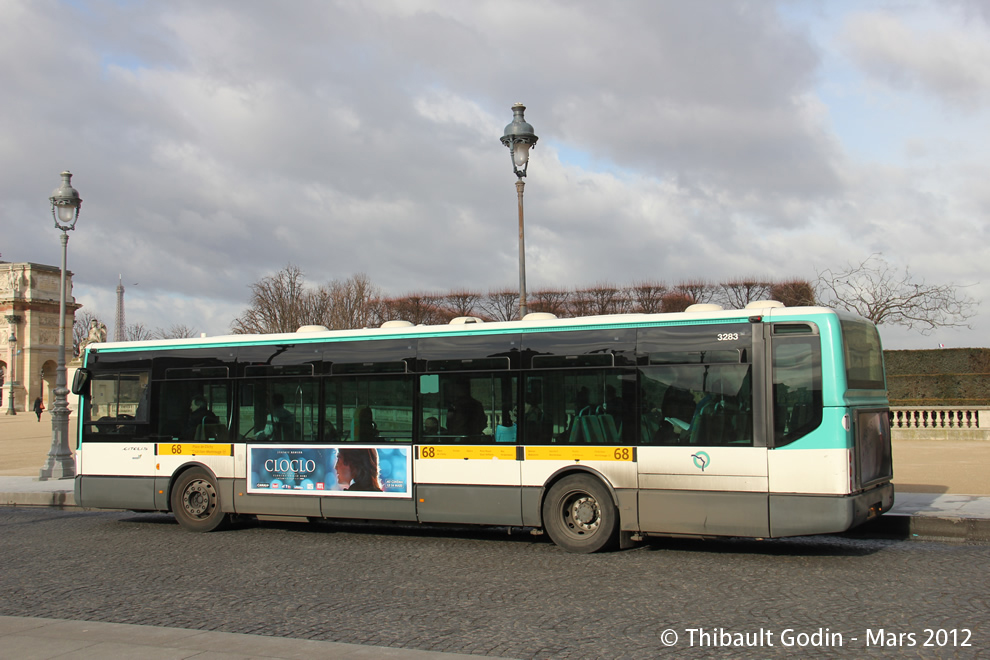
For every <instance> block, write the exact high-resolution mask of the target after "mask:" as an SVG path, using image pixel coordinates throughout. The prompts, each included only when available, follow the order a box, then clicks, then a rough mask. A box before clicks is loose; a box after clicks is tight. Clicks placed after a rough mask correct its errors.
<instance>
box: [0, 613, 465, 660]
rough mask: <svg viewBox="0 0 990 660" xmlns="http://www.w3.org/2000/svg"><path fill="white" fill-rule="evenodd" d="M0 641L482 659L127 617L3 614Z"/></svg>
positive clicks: (243, 653)
mask: <svg viewBox="0 0 990 660" xmlns="http://www.w3.org/2000/svg"><path fill="white" fill-rule="evenodd" d="M0 645H2V647H3V656H4V657H6V658H62V659H69V658H71V659H73V660H86V659H90V658H91V659H92V660H103V659H104V658H131V659H133V660H161V659H162V658H169V659H173V658H202V659H205V658H210V659H212V660H234V659H235V658H286V659H288V658H293V659H299V658H335V659H337V660H370V659H371V658H375V659H378V658H383V659H385V660H388V659H390V658H394V659H396V660H468V659H473V660H477V658H478V656H476V655H468V654H463V653H440V652H436V651H417V650H415V649H396V648H390V647H386V646H361V645H359V644H342V643H339V642H320V641H315V640H310V639H292V638H285V637H265V636H263V635H242V634H236V633H221V632H209V631H204V630H186V629H183V628H159V627H156V626H136V625H130V624H123V623H100V622H94V621H64V620H60V619H32V618H27V617H16V616H0Z"/></svg>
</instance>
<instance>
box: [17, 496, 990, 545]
mask: <svg viewBox="0 0 990 660" xmlns="http://www.w3.org/2000/svg"><path fill="white" fill-rule="evenodd" d="M0 506H45V507H52V508H56V509H74V508H79V507H77V506H76V498H75V493H74V492H73V491H71V490H55V491H42V492H33V493H31V492H21V493H0ZM86 510H88V509H86ZM839 536H847V537H850V538H865V539H905V540H917V541H954V542H959V541H964V542H972V543H990V520H988V519H985V518H961V517H958V516H926V515H915V516H912V515H907V514H903V513H887V514H884V515H883V516H881V517H880V518H879V519H877V520H873V521H870V522H868V523H866V524H863V525H860V526H859V527H857V528H856V529H852V530H850V531H848V532H844V533H842V534H840V535H839Z"/></svg>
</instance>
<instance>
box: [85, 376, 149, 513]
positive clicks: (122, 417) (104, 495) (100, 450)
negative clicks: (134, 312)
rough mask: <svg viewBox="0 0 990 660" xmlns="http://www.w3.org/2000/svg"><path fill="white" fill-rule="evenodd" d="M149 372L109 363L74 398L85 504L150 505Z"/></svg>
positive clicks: (136, 507)
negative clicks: (77, 400)
mask: <svg viewBox="0 0 990 660" xmlns="http://www.w3.org/2000/svg"><path fill="white" fill-rule="evenodd" d="M101 366H102V365H101ZM149 377H150V374H149V372H148V371H147V370H135V369H127V368H121V369H117V368H114V365H113V364H109V366H108V367H106V368H103V369H100V370H95V369H94V373H93V374H92V378H91V380H90V381H89V383H88V392H84V393H83V394H82V398H81V399H80V405H81V411H80V412H81V415H80V417H81V419H80V426H81V436H82V444H81V446H80V448H79V451H78V453H77V455H76V464H77V471H78V474H79V475H80V482H79V483H80V487H81V491H80V497H81V500H82V502H84V504H85V506H92V507H108V508H115V507H120V508H132V509H147V510H151V509H154V508H155V497H154V492H155V491H154V487H155V484H154V479H155V464H156V456H155V444H154V438H153V434H152V429H151V426H150V424H149V408H150V407H149V405H148V402H149V396H150V390H151V388H150V387H149V381H150V378H149ZM121 477H122V478H121Z"/></svg>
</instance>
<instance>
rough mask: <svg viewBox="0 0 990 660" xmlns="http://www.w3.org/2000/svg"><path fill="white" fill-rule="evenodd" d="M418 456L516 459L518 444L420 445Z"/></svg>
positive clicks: (428, 457)
mask: <svg viewBox="0 0 990 660" xmlns="http://www.w3.org/2000/svg"><path fill="white" fill-rule="evenodd" d="M418 449H419V451H418V452H417V457H418V458H420V459H430V458H445V459H448V460H449V459H454V460H456V459H472V460H482V461H490V460H492V459H498V460H500V461H514V460H516V446H515V445H512V446H511V447H497V446H487V445H482V446H467V447H459V446H457V445H427V446H421V447H418Z"/></svg>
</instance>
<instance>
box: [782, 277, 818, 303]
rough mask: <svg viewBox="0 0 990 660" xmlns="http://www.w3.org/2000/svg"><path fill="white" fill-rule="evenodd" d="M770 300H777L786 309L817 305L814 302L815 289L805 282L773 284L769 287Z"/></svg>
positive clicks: (793, 281)
mask: <svg viewBox="0 0 990 660" xmlns="http://www.w3.org/2000/svg"><path fill="white" fill-rule="evenodd" d="M770 299H771V300H778V301H780V302H782V303H784V304H785V305H787V306H788V307H810V306H812V305H817V304H818V303H817V301H816V300H815V287H814V285H813V284H812V283H811V282H809V281H807V280H787V281H784V282H774V283H773V285H772V286H771V287H770Z"/></svg>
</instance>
